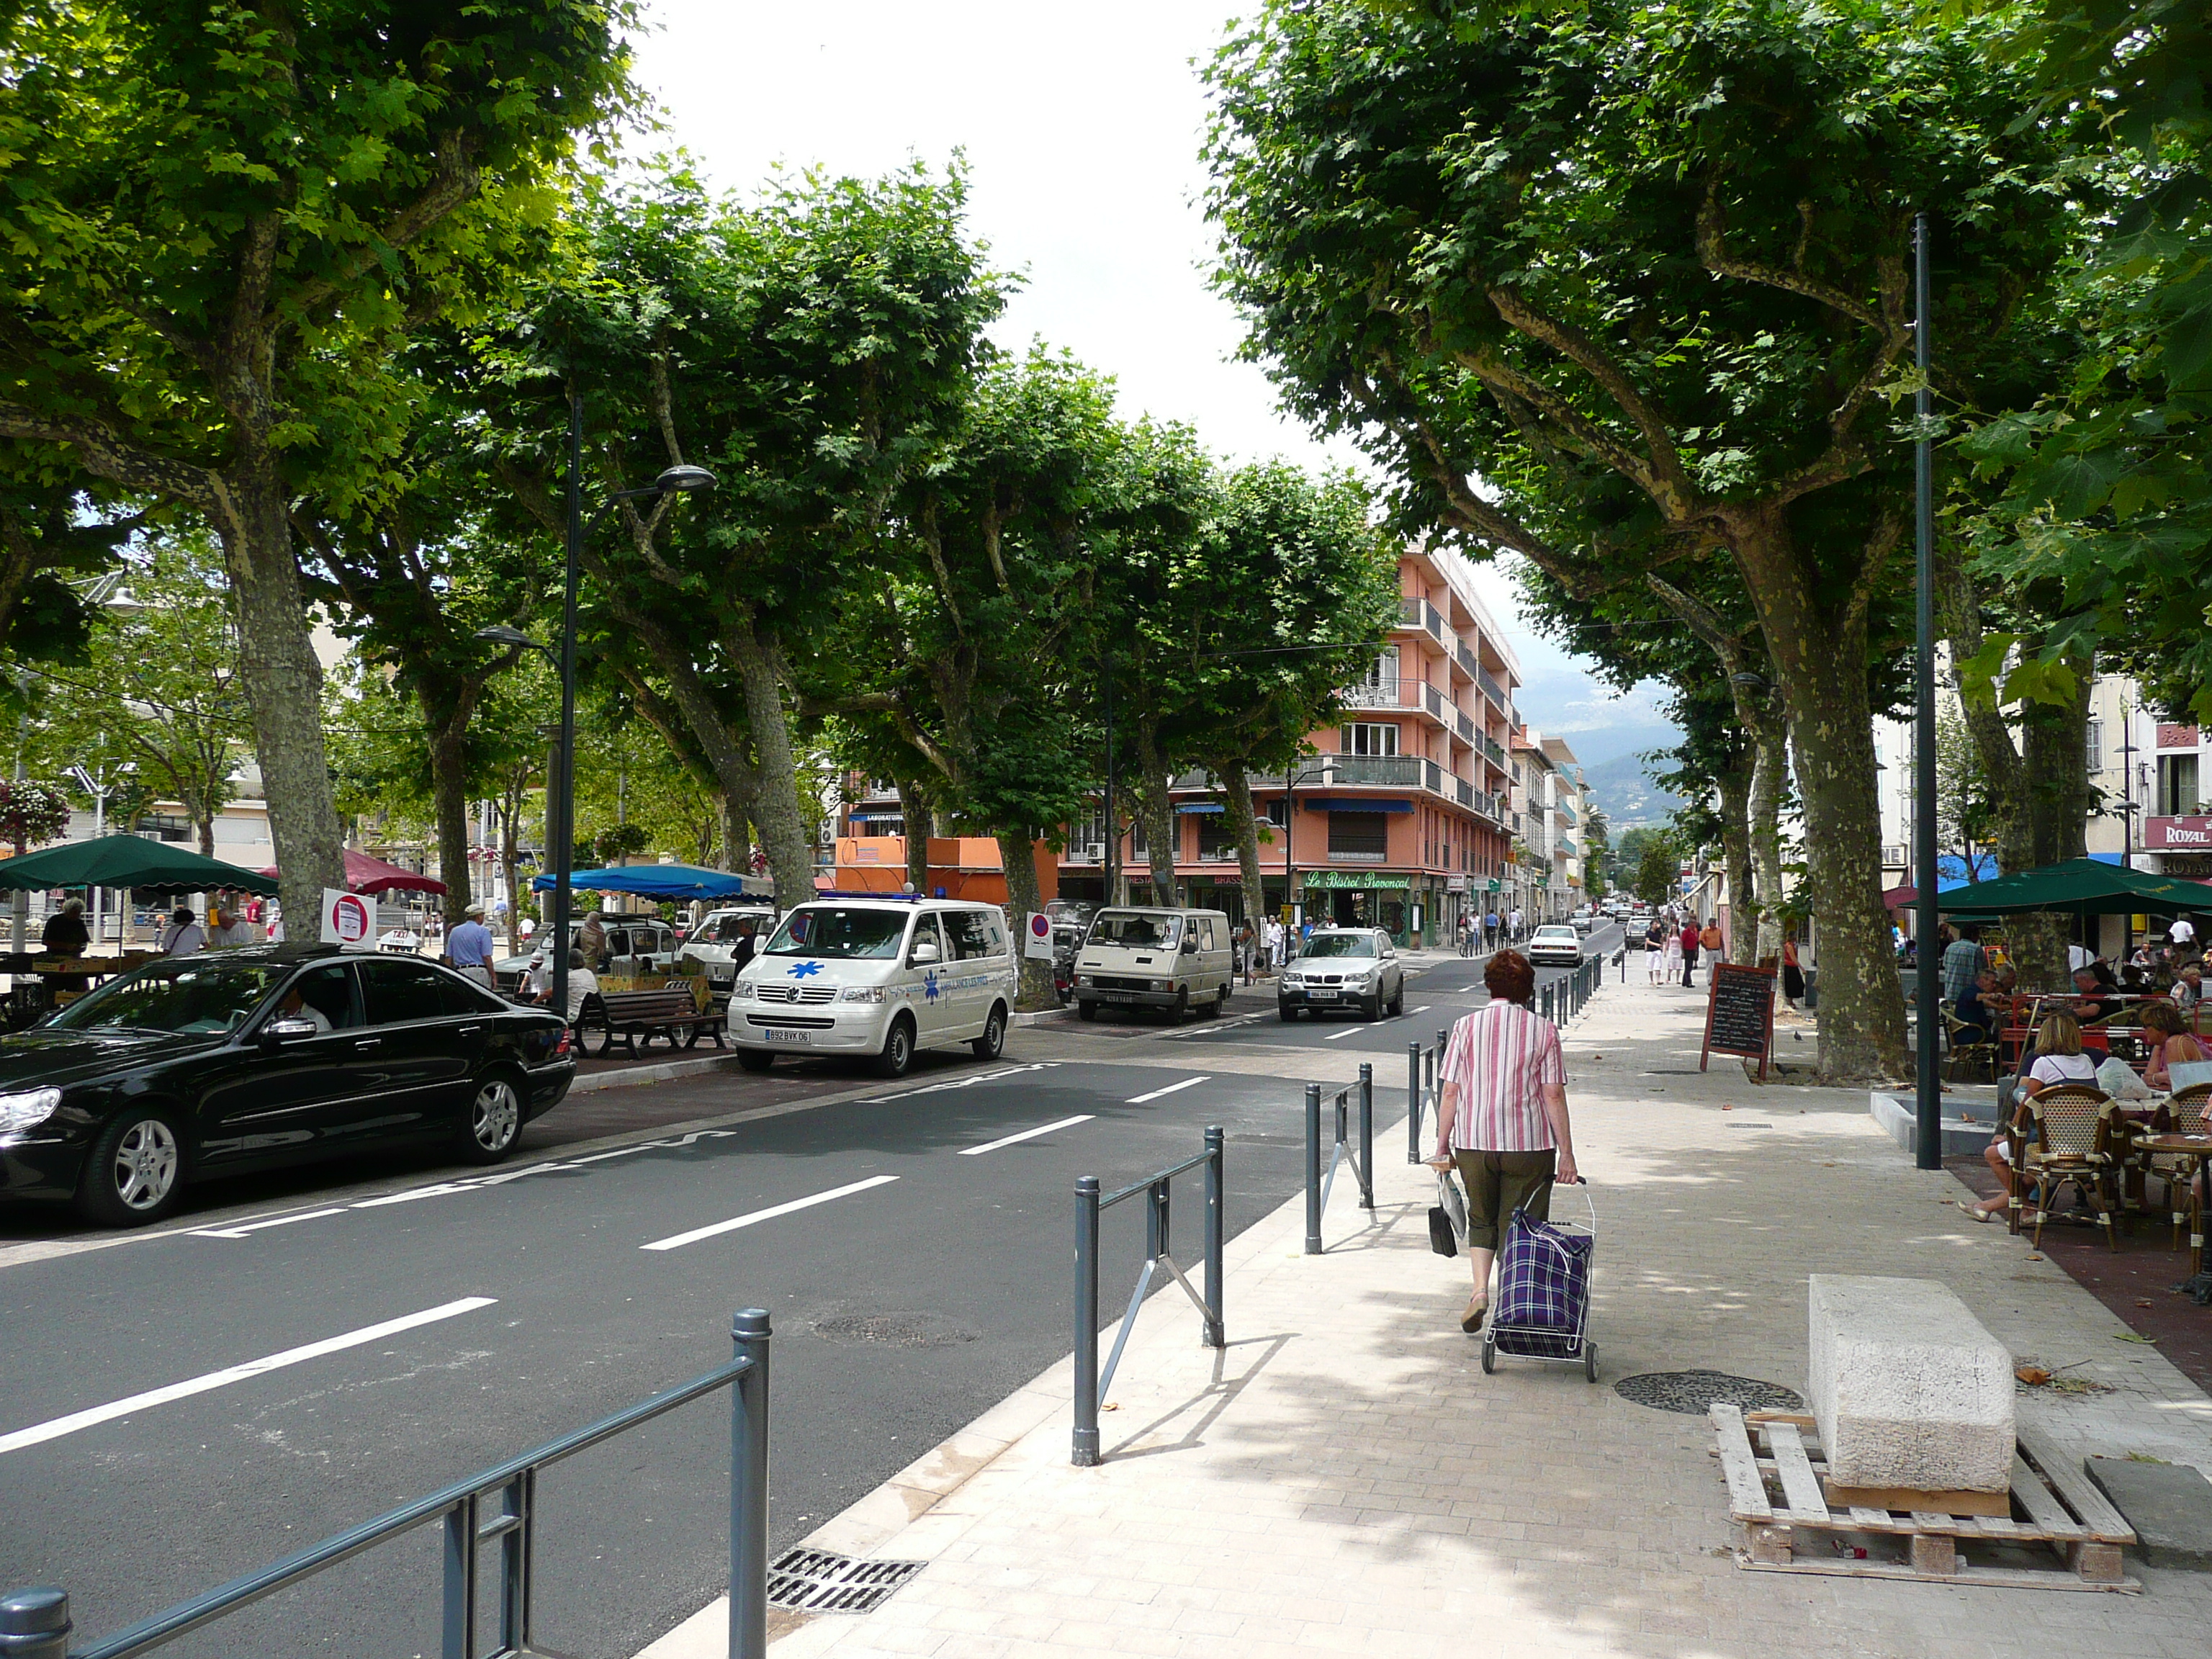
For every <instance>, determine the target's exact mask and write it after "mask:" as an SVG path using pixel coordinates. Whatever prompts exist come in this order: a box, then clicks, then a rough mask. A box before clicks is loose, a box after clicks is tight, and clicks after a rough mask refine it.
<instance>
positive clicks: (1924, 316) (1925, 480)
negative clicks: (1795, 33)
mask: <svg viewBox="0 0 2212 1659" xmlns="http://www.w3.org/2000/svg"><path fill="white" fill-rule="evenodd" d="M1912 301H1913V309H1912V361H1913V364H1914V366H1915V367H1916V368H1917V369H1918V370H1919V371H1920V389H1919V390H1918V391H1917V392H1914V393H1913V397H1912V411H1913V414H1914V415H1915V416H1916V417H1917V424H1918V427H1919V433H1918V441H1917V443H1915V444H1914V445H1913V463H1912V466H1913V496H1914V514H1913V516H1914V520H1915V532H1916V533H1915V536H1914V555H1915V556H1914V589H1913V599H1914V604H1913V611H1914V616H1915V619H1916V623H1917V629H1916V632H1917V640H1918V647H1919V648H1918V657H1917V661H1916V663H1915V664H1914V667H1913V681H1914V685H1913V695H1914V696H1915V698H1916V700H1917V703H1918V708H1917V710H1916V711H1915V719H1914V721H1913V732H1914V741H1913V757H1912V758H1913V773H1914V778H1915V782H1916V785H1917V789H1916V794H1917V804H1916V810H1915V811H1914V814H1913V821H1912V840H1913V844H1914V856H1913V862H1914V864H1915V866H1917V871H1918V874H1919V883H1918V888H1919V890H1918V891H1917V894H1916V895H1915V901H1916V902H1915V906H1914V909H1915V913H1916V915H1915V921H1914V924H1913V930H1912V931H1913V933H1915V934H1916V935H1917V937H1918V939H1919V944H1918V945H1917V947H1916V949H1915V955H1916V957H1917V961H1918V963H1919V967H1918V971H1917V973H1916V974H1915V975H1914V980H1915V986H1914V989H1915V992H1916V997H1915V1000H1916V1001H1917V1003H1918V1005H1919V1025H1920V1029H1919V1032H1918V1036H1919V1042H1918V1045H1917V1046H1918V1050H1919V1053H1918V1060H1919V1067H1918V1073H1919V1075H1918V1083H1919V1098H1918V1100H1917V1102H1916V1105H1917V1112H1916V1114H1915V1125H1916V1128H1917V1133H1916V1134H1915V1135H1914V1137H1913V1141H1914V1146H1915V1152H1914V1159H1913V1161H1914V1162H1915V1163H1916V1164H1917V1165H1918V1166H1919V1167H1920V1168H1921V1169H1923V1170H1940V1169H1942V1167H1943V1094H1942V1088H1943V1085H1942V1079H1940V1078H1939V1077H1938V1075H1937V1070H1936V1036H1937V1031H1936V1024H1937V1020H1938V1012H1937V1007H1936V1000H1937V997H1938V994H1940V993H1941V991H1942V951H1941V949H1940V948H1939V942H1938V940H1937V938H1936V929H1937V928H1938V927H1940V926H1941V923H1940V922H1939V921H1938V920H1937V916H1936V474H1935V465H1936V461H1935V451H1934V447H1933V445H1932V444H1931V443H1930V442H1929V435H1928V423H1929V421H1930V420H1932V419H1933V418H1934V416H1935V399H1934V398H1933V397H1932V395H1931V394H1930V392H1929V386H1928V331H1929V315H1928V312H1929V298H1928V216H1927V215H1926V214H1925V213H1923V214H1919V215H1917V216H1915V217H1914V219H1913V222H1912ZM1969 856H1970V857H1971V856H1972V854H1971V853H1970V854H1969Z"/></svg>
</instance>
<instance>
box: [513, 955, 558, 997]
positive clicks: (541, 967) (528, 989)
mask: <svg viewBox="0 0 2212 1659" xmlns="http://www.w3.org/2000/svg"><path fill="white" fill-rule="evenodd" d="M552 984H553V975H550V974H549V973H547V972H546V971H545V951H544V946H543V945H541V946H539V947H538V949H537V950H535V951H532V952H531V953H530V963H529V965H528V966H527V967H526V968H524V969H523V970H522V982H521V983H520V984H519V985H517V986H516V987H514V988H515V992H516V994H518V995H520V996H521V997H524V998H526V999H528V1000H532V1001H535V1000H538V998H540V997H543V996H544V994H545V993H546V992H547V991H548V990H550V988H551V987H552Z"/></svg>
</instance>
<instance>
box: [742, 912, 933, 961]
mask: <svg viewBox="0 0 2212 1659" xmlns="http://www.w3.org/2000/svg"><path fill="white" fill-rule="evenodd" d="M908 914H909V913H908V912H906V911H903V910H864V909H860V908H857V907H855V908H850V909H848V908H846V907H844V906H843V905H830V904H807V905H801V906H800V907H799V908H798V909H796V910H793V912H792V913H791V914H790V915H787V916H786V917H785V918H784V919H783V926H782V927H779V928H777V929H776V930H775V937H774V938H773V939H769V942H768V954H769V955H770V956H772V957H842V958H846V959H848V960H860V961H871V962H888V961H890V959H891V958H892V957H896V956H897V955H898V953H899V941H900V940H901V939H904V938H905V937H906V924H907V921H908Z"/></svg>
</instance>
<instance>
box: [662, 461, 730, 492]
mask: <svg viewBox="0 0 2212 1659" xmlns="http://www.w3.org/2000/svg"><path fill="white" fill-rule="evenodd" d="M720 482H721V480H720V479H719V478H717V477H715V476H714V474H713V473H711V472H709V471H707V469H706V468H705V467H703V466H671V467H670V468H669V469H668V470H667V471H665V472H664V473H662V474H661V475H660V476H659V477H658V478H655V479H654V480H653V488H654V489H658V490H659V492H660V493H661V494H662V495H689V494H690V493H691V492H692V491H693V490H697V489H713V488H714V486H715V485H716V484H717V483H720Z"/></svg>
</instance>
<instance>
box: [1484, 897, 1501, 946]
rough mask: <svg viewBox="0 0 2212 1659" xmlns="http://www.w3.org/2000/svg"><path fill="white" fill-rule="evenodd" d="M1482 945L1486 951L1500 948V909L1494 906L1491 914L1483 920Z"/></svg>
mask: <svg viewBox="0 0 2212 1659" xmlns="http://www.w3.org/2000/svg"><path fill="white" fill-rule="evenodd" d="M1482 943H1483V946H1484V948H1485V949H1486V950H1492V951H1494V950H1496V949H1497V948H1498V907H1497V906H1496V905H1492V907H1491V908H1490V914H1489V915H1486V916H1485V917H1484V918H1483V919H1482Z"/></svg>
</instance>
